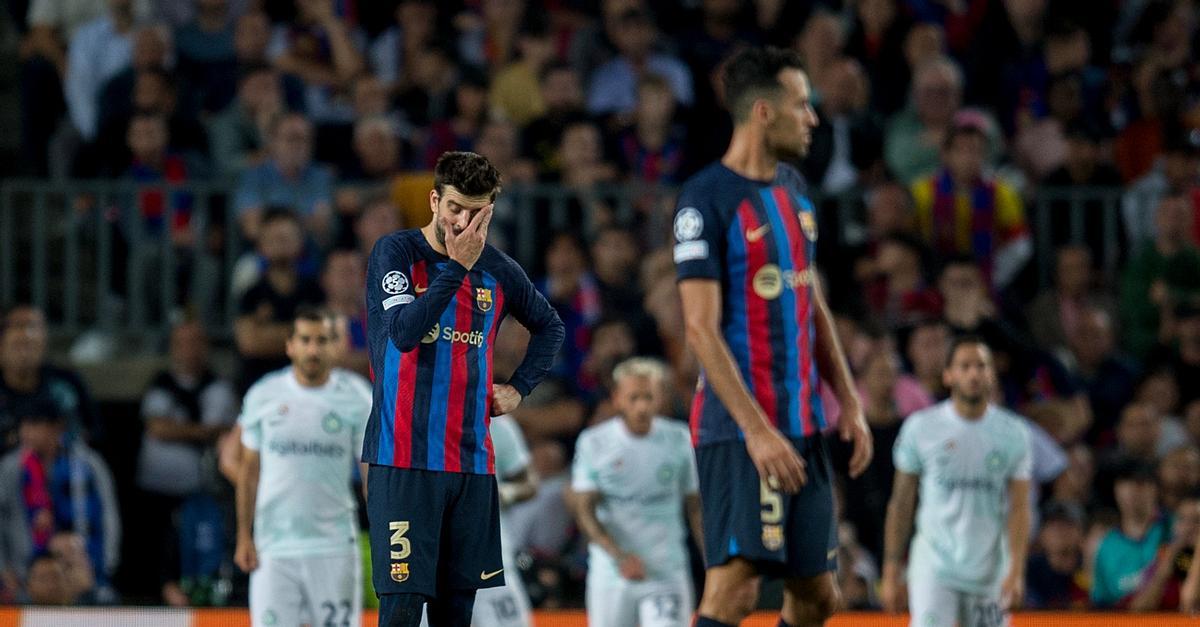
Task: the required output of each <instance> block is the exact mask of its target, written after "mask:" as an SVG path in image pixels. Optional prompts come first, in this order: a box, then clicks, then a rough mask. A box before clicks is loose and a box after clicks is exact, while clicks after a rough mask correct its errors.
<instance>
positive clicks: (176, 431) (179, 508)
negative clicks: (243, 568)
mask: <svg viewBox="0 0 1200 627" xmlns="http://www.w3.org/2000/svg"><path fill="white" fill-rule="evenodd" d="M237 406H238V399H237V396H236V395H235V393H234V389H233V386H232V385H231V384H230V383H229V382H228V381H226V380H224V379H222V378H220V377H219V376H218V375H217V374H215V373H214V372H213V370H212V366H211V364H210V363H209V340H208V337H207V336H206V334H205V332H204V328H203V327H202V326H201V325H200V324H199V323H198V322H194V321H192V322H183V323H180V324H178V325H176V326H175V327H174V328H173V329H172V330H171V340H170V366H169V367H168V368H167V369H165V370H162V371H160V372H158V373H157V374H156V375H155V376H154V378H153V379H152V380H151V382H150V385H149V387H148V388H147V390H146V393H145V394H144V395H143V397H142V406H141V417H142V420H143V422H144V424H145V432H144V433H143V435H142V446H141V450H140V453H139V457H138V469H137V485H138V488H139V489H140V492H139V494H138V503H139V506H138V511H139V515H138V516H137V517H135V518H134V519H133V520H131V521H130V522H129V530H130V537H134V538H138V542H139V545H141V546H143V547H145V548H146V549H147V550H145V551H139V552H138V553H137V555H138V557H139V558H141V559H142V560H144V561H143V562H141V564H142V570H141V572H143V573H145V574H147V575H148V576H149V577H151V578H153V580H154V584H155V585H154V592H155V594H156V595H161V599H162V600H163V601H165V602H166V603H167V604H168V605H172V606H186V605H190V604H191V602H192V599H190V598H189V596H188V595H187V594H186V592H185V588H190V587H191V586H192V585H194V584H195V583H196V581H195V579H197V578H198V576H199V575H209V576H211V575H214V574H215V573H184V572H183V560H182V559H181V556H182V554H183V553H184V552H185V550H186V549H185V547H187V548H188V549H190V548H192V547H194V546H195V544H196V543H197V538H196V537H194V536H192V537H188V536H187V535H185V534H184V533H182V531H183V530H182V529H181V528H180V523H181V521H182V518H183V516H182V513H183V509H184V507H185V505H189V502H191V503H190V505H191V506H192V507H195V506H196V505H198V503H197V501H202V500H204V501H207V500H210V499H211V496H210V495H209V491H208V490H209V487H210V485H211V482H212V480H213V479H215V477H214V476H213V469H212V468H211V467H210V466H208V465H207V464H206V462H205V458H206V457H210V456H211V454H212V452H213V445H214V444H215V443H216V441H217V438H218V437H219V436H220V435H221V434H223V433H224V432H225V431H226V430H228V429H229V428H230V427H231V426H232V425H233V423H234V420H235V419H236V418H237ZM222 548H223V547H222ZM218 563H219V562H218ZM186 575H191V577H190V578H189V580H188V581H184V577H185V576H186ZM197 597H198V595H197ZM197 600H198V599H197Z"/></svg>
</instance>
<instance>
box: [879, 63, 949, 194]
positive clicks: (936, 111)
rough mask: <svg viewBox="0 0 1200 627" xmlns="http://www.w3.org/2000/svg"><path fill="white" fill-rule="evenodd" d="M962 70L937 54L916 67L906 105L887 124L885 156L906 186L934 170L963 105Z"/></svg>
mask: <svg viewBox="0 0 1200 627" xmlns="http://www.w3.org/2000/svg"><path fill="white" fill-rule="evenodd" d="M962 90H963V78H962V72H961V71H960V70H959V69H958V66H957V65H955V64H954V62H953V61H951V60H949V59H947V58H945V57H938V58H936V59H931V60H927V61H925V62H924V63H922V64H921V65H919V66H917V67H916V69H915V74H914V76H913V82H912V95H911V97H910V100H909V104H908V105H907V106H906V107H905V108H904V109H903V110H901V111H900V112H899V113H896V114H895V115H893V116H892V118H891V119H890V120H889V121H888V123H887V129H886V131H885V134H884V145H883V150H884V158H885V159H886V161H887V165H888V169H890V170H891V172H892V174H893V175H894V176H895V177H896V178H897V179H899V180H900V181H901V182H903V183H904V184H905V185H908V184H911V183H913V182H915V181H916V180H917V179H918V178H920V177H921V176H924V175H927V174H929V173H931V172H933V171H934V170H936V169H937V167H938V164H939V163H940V155H941V147H942V144H943V143H944V140H945V138H946V136H947V135H949V132H950V127H951V123H952V122H953V120H954V114H955V113H956V112H957V111H958V109H959V107H960V106H961V105H962Z"/></svg>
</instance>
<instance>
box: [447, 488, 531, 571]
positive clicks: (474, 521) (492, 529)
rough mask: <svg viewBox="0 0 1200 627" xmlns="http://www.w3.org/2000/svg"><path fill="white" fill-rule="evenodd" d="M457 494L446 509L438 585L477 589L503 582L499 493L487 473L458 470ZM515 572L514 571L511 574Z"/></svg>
mask: <svg viewBox="0 0 1200 627" xmlns="http://www.w3.org/2000/svg"><path fill="white" fill-rule="evenodd" d="M454 474H455V475H457V476H456V477H455V481H457V482H458V489H457V494H456V497H457V498H455V499H454V501H453V502H452V504H451V505H450V506H449V507H448V508H447V509H446V513H445V527H444V532H443V536H442V549H441V550H442V554H443V558H442V561H441V563H440V564H438V569H439V570H438V586H439V589H441V588H442V587H445V588H448V589H450V590H480V589H484V588H498V587H501V586H503V585H504V583H505V581H507V577H506V576H505V573H504V555H503V550H502V549H503V547H502V545H501V539H500V494H499V493H498V492H497V490H496V479H495V478H494V477H492V476H491V475H473V474H460V473H454ZM514 576H515V574H514Z"/></svg>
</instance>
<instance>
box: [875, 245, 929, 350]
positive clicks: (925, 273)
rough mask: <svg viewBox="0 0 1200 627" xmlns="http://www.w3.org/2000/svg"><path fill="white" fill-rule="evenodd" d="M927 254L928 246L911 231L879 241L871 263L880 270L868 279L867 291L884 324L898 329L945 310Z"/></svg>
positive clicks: (876, 316) (876, 315) (877, 318)
mask: <svg viewBox="0 0 1200 627" xmlns="http://www.w3.org/2000/svg"><path fill="white" fill-rule="evenodd" d="M927 258H928V254H927V250H926V248H925V246H924V245H923V244H922V243H921V241H920V240H919V239H917V238H916V237H913V236H911V235H905V234H901V233H897V234H893V235H888V236H885V237H884V238H883V239H882V240H880V241H879V243H878V244H877V246H876V255H875V260H874V261H873V262H872V263H871V265H872V266H874V269H875V271H876V272H877V273H878V274H876V275H875V276H873V277H870V278H869V279H868V280H867V281H865V285H864V290H863V292H864V296H865V297H866V301H867V302H866V304H867V308H868V311H869V312H870V313H871V316H872V318H873V319H874V320H875V322H877V323H878V324H880V325H881V326H882V327H883V328H886V329H897V328H900V327H904V326H908V325H912V324H914V323H916V322H917V321H919V320H923V319H926V318H930V317H936V316H938V315H939V314H940V313H941V307H942V301H941V296H940V295H939V294H938V292H937V290H936V289H934V288H933V287H932V286H931V285H930V282H929V270H928V264H927V262H926V259H927Z"/></svg>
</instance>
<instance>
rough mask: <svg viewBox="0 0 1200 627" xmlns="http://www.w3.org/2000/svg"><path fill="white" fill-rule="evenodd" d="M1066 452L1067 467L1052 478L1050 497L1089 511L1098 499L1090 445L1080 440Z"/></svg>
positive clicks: (1093, 455) (1094, 463) (1094, 466)
mask: <svg viewBox="0 0 1200 627" xmlns="http://www.w3.org/2000/svg"><path fill="white" fill-rule="evenodd" d="M1066 453H1067V467H1066V469H1065V470H1063V472H1062V474H1060V475H1059V476H1058V478H1057V479H1055V480H1054V484H1053V486H1052V488H1051V491H1050V499H1051V500H1053V501H1056V502H1059V503H1063V504H1066V505H1070V506H1072V507H1078V508H1080V509H1082V510H1084V511H1091V510H1093V506H1094V505H1096V504H1098V503H1099V500H1100V499H1099V498H1098V495H1097V494H1096V486H1095V485H1094V483H1093V481H1094V479H1095V478H1096V458H1095V454H1094V453H1093V452H1092V449H1091V447H1089V446H1088V445H1087V444H1084V443H1082V442H1080V443H1077V444H1074V445H1072V446H1070V447H1069V448H1068V449H1067V451H1066Z"/></svg>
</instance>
